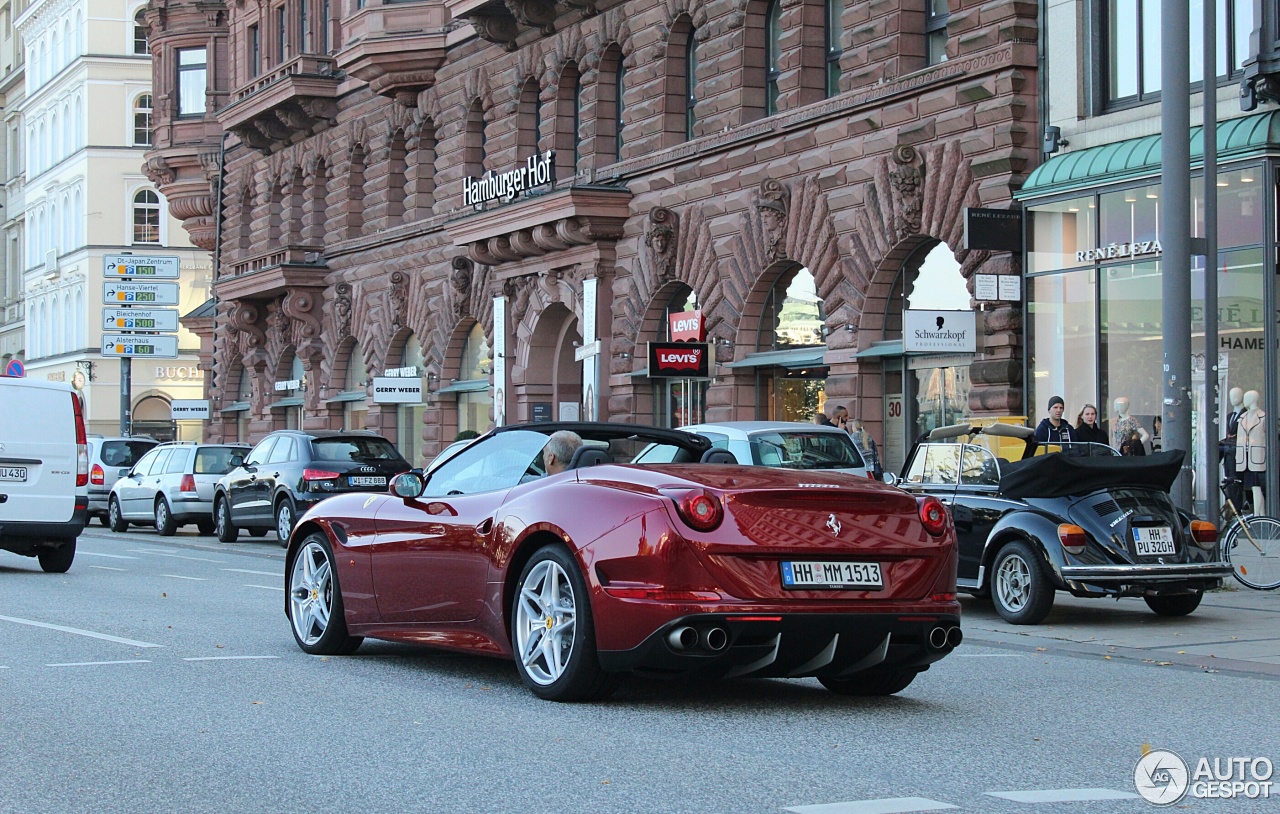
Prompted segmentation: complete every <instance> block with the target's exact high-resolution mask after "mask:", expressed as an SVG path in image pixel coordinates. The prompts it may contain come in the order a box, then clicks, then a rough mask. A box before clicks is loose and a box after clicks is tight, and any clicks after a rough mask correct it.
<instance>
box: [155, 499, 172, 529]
mask: <svg viewBox="0 0 1280 814" xmlns="http://www.w3.org/2000/svg"><path fill="white" fill-rule="evenodd" d="M168 524H169V504H168V503H165V502H164V501H163V500H161V501H160V502H158V503H156V528H157V529H162V528H164V527H165V526H167V525H168Z"/></svg>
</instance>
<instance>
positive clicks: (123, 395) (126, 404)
mask: <svg viewBox="0 0 1280 814" xmlns="http://www.w3.org/2000/svg"><path fill="white" fill-rule="evenodd" d="M132 404H133V360H132V359H130V358H129V357H128V356H122V357H121V358H120V434H121V435H123V436H125V437H126V438H127V437H128V436H130V435H133V411H132V410H131V409H130V406H131V405H132Z"/></svg>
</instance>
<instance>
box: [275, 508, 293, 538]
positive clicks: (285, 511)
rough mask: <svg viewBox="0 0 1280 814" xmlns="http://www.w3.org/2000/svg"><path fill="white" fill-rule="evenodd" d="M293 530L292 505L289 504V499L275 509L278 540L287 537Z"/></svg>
mask: <svg viewBox="0 0 1280 814" xmlns="http://www.w3.org/2000/svg"><path fill="white" fill-rule="evenodd" d="M292 531H293V507H292V506H290V505H289V501H287V500H286V501H284V502H282V503H281V504H280V508H279V509H278V510H276V536H277V537H279V538H280V542H282V543H283V542H285V541H287V540H288V539H289V534H290V533H291V532H292Z"/></svg>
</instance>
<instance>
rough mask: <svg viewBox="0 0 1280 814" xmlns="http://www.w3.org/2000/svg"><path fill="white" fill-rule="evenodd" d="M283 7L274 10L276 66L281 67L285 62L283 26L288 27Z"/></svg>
mask: <svg viewBox="0 0 1280 814" xmlns="http://www.w3.org/2000/svg"><path fill="white" fill-rule="evenodd" d="M287 19H288V18H287V17H286V16H285V11H284V6H278V7H277V8H276V64H277V65H283V64H284V60H285V44H286V40H287V38H286V37H285V26H286V25H288V23H287Z"/></svg>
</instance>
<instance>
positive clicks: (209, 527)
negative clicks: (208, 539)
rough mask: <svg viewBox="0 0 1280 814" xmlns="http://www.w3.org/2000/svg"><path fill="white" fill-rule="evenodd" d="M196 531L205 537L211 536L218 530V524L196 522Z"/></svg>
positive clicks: (205, 521)
mask: <svg viewBox="0 0 1280 814" xmlns="http://www.w3.org/2000/svg"><path fill="white" fill-rule="evenodd" d="M196 529H197V530H198V531H199V532H200V533H201V534H204V535H206V536H207V535H210V534H213V533H214V532H215V531H217V530H218V524H217V523H215V522H213V521H212V520H197V521H196Z"/></svg>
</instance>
